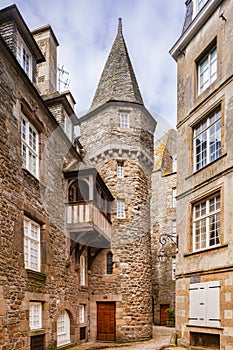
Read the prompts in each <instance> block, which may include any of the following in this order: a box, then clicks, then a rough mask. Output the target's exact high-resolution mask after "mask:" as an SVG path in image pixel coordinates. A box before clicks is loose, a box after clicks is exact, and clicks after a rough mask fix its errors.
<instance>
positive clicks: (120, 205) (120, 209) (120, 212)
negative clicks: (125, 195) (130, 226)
mask: <svg viewBox="0 0 233 350" xmlns="http://www.w3.org/2000/svg"><path fill="white" fill-rule="evenodd" d="M117 218H118V219H125V201H124V200H123V199H118V201H117Z"/></svg>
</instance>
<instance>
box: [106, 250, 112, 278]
mask: <svg viewBox="0 0 233 350" xmlns="http://www.w3.org/2000/svg"><path fill="white" fill-rule="evenodd" d="M112 256H113V255H112V252H108V254H107V275H111V274H112V272H113V261H112Z"/></svg>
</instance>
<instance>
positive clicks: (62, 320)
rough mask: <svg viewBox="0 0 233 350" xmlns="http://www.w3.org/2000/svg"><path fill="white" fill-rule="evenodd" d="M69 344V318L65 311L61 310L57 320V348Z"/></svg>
mask: <svg viewBox="0 0 233 350" xmlns="http://www.w3.org/2000/svg"><path fill="white" fill-rule="evenodd" d="M59 328H60V330H59ZM60 338H61V339H60ZM70 342H71V340H70V316H69V313H68V312H67V310H63V311H62V312H61V313H60V315H59V317H58V319H57V346H62V345H66V344H70Z"/></svg>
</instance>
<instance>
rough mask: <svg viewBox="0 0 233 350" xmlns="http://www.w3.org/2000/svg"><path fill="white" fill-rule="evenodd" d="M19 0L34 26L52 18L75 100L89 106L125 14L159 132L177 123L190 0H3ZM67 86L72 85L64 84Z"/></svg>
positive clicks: (3, 1) (4, 1)
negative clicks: (179, 59)
mask: <svg viewBox="0 0 233 350" xmlns="http://www.w3.org/2000/svg"><path fill="white" fill-rule="evenodd" d="M13 3H15V4H16V5H17V7H18V9H19V11H20V12H21V15H22V17H23V18H24V20H25V22H26V23H27V25H28V27H29V29H30V30H33V29H36V28H38V27H40V26H43V25H45V24H50V25H51V27H52V28H53V31H54V33H55V36H56V37H57V40H58V42H59V47H58V64H59V67H60V68H61V67H63V69H64V70H65V71H66V72H68V73H69V75H67V74H64V75H63V80H65V81H68V82H70V83H69V87H68V89H69V90H70V91H71V93H72V95H73V96H74V98H75V100H76V108H75V112H76V114H77V115H78V116H81V115H83V114H85V112H87V110H88V109H89V107H90V105H91V102H92V99H93V97H94V94H95V91H96V88H97V84H98V82H99V79H100V75H101V73H102V71H103V68H104V64H105V62H106V59H107V57H108V54H109V52H110V50H111V47H112V44H113V41H114V39H115V37H116V34H117V27H118V18H122V24H123V35H124V38H125V41H126V45H127V49H128V53H129V56H130V59H131V62H132V65H133V68H134V72H135V75H136V78H137V82H138V85H139V88H140V91H141V94H142V97H143V100H144V104H145V106H146V108H147V109H148V110H149V111H150V112H151V114H152V115H153V116H154V118H155V119H156V120H157V123H158V124H157V131H156V138H157V139H158V138H160V137H162V136H163V134H164V132H165V131H166V130H167V129H169V128H171V127H172V128H175V126H176V99H177V88H176V74H177V73H176V62H175V61H174V59H173V58H172V57H171V56H170V54H169V50H170V49H171V48H172V46H173V45H174V44H175V42H176V41H177V39H178V38H179V36H180V34H181V31H182V27H183V24H184V17H185V0H162V1H161V0H15V1H10V0H0V8H4V7H6V6H9V5H12V4H13ZM62 90H67V88H62Z"/></svg>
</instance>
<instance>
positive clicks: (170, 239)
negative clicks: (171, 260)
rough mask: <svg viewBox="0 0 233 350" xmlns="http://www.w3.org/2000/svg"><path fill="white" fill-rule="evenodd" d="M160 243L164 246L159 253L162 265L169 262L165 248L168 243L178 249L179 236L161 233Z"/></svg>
mask: <svg viewBox="0 0 233 350" xmlns="http://www.w3.org/2000/svg"><path fill="white" fill-rule="evenodd" d="M159 243H160V244H161V245H162V248H161V249H160V251H159V254H158V258H159V261H160V262H161V263H165V262H166V261H167V253H166V250H165V249H164V246H165V245H166V244H167V243H172V244H174V245H175V246H176V248H178V236H177V235H176V234H169V233H161V235H160V236H159Z"/></svg>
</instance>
